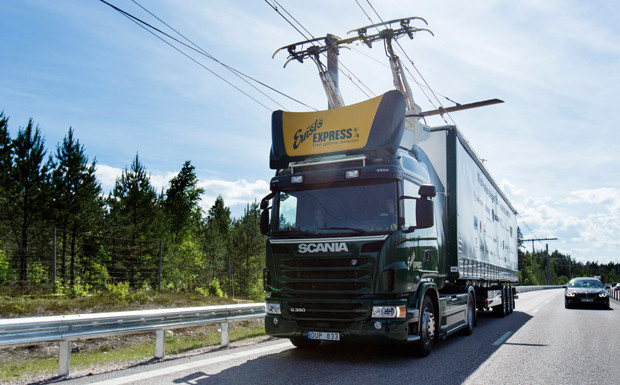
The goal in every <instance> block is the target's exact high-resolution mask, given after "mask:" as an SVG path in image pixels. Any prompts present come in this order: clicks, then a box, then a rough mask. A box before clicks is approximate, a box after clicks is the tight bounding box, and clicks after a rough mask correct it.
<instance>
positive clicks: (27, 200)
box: [8, 119, 49, 285]
mask: <svg viewBox="0 0 620 385" xmlns="http://www.w3.org/2000/svg"><path fill="white" fill-rule="evenodd" d="M33 126H34V123H33V121H32V119H30V120H29V121H28V125H27V126H26V128H23V129H20V130H19V131H18V133H17V138H15V139H14V140H13V141H12V154H13V165H12V167H11V170H10V172H9V184H8V185H9V194H10V202H9V203H8V215H9V221H10V223H11V226H12V227H13V228H15V229H16V231H15V239H16V242H17V244H18V255H19V279H20V282H22V285H23V284H24V283H25V282H26V280H27V277H28V275H27V274H28V256H29V250H28V243H29V238H28V235H29V234H28V231H29V230H30V229H31V227H32V226H33V225H35V224H36V223H37V222H39V223H40V222H42V221H43V219H44V217H45V214H46V212H47V211H48V204H49V200H48V199H49V175H48V165H47V164H45V163H44V162H43V158H44V157H45V153H46V151H45V146H44V144H45V140H44V139H43V137H42V136H41V132H40V130H39V127H38V126H37V127H33Z"/></svg>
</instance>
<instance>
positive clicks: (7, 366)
mask: <svg viewBox="0 0 620 385" xmlns="http://www.w3.org/2000/svg"><path fill="white" fill-rule="evenodd" d="M217 328H218V326H217V325H210V326H206V327H197V328H193V329H184V330H182V331H179V332H176V331H173V334H172V335H168V336H166V356H171V355H175V354H180V353H185V352H189V351H192V350H196V349H200V348H203V347H208V346H217V345H219V344H220V334H219V333H218V332H217ZM264 334H265V329H264V326H263V325H262V323H261V322H259V321H240V322H238V323H233V324H231V329H230V341H231V342H232V341H239V340H243V339H248V338H253V337H259V336H262V335H264ZM154 354H155V338H154V335H152V338H151V339H150V341H140V342H134V343H127V344H124V345H122V346H119V347H114V348H112V347H110V346H103V347H101V348H98V349H93V350H89V351H81V352H78V353H72V354H71V365H70V371H71V372H76V371H82V370H88V369H92V368H94V367H97V366H106V365H112V364H123V363H125V364H126V363H129V362H131V361H137V360H142V359H148V358H152V357H153V356H154ZM57 373H58V355H57V354H56V355H54V356H52V357H33V358H27V359H21V360H11V361H8V362H0V382H9V381H16V380H19V379H28V378H34V377H37V376H40V375H44V376H49V377H53V376H56V375H57Z"/></svg>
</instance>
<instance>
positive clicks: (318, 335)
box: [308, 332, 340, 341]
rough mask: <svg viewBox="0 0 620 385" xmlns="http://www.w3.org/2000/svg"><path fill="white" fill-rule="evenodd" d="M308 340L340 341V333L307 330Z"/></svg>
mask: <svg viewBox="0 0 620 385" xmlns="http://www.w3.org/2000/svg"><path fill="white" fill-rule="evenodd" d="M308 339H309V340H323V341H340V333H331V332H308Z"/></svg>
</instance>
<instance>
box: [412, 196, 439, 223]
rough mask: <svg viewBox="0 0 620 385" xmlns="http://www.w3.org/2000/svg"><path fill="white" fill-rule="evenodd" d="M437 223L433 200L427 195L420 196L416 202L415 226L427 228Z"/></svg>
mask: <svg viewBox="0 0 620 385" xmlns="http://www.w3.org/2000/svg"><path fill="white" fill-rule="evenodd" d="M434 225H435V211H434V210H433V201H432V200H429V199H427V198H426V197H425V196H422V197H420V198H418V200H417V202H416V204H415V227H416V229H427V228H429V227H433V226H434Z"/></svg>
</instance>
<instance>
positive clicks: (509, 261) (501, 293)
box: [261, 90, 518, 356]
mask: <svg viewBox="0 0 620 385" xmlns="http://www.w3.org/2000/svg"><path fill="white" fill-rule="evenodd" d="M406 111H407V105H406V101H405V97H404V96H403V93H402V92H400V91H396V90H393V91H388V92H387V93H385V94H383V95H381V96H379V97H376V98H373V99H370V100H367V101H364V102H361V103H357V104H353V105H350V106H346V107H340V108H334V109H330V110H325V111H318V112H299V113H295V112H284V111H275V112H274V113H273V115H272V147H271V154H270V167H271V168H272V169H274V170H276V173H275V176H274V177H273V178H272V180H271V183H270V189H271V193H270V194H269V195H267V196H266V197H265V198H264V199H263V200H262V201H261V209H262V210H263V211H262V215H261V231H262V232H263V233H264V234H266V235H267V241H266V267H265V269H264V285H265V290H266V291H267V292H269V293H270V294H269V296H268V298H267V299H266V316H265V329H266V332H267V334H268V335H270V336H274V337H281V338H289V339H290V340H291V342H292V343H293V344H294V345H295V346H297V347H300V348H303V347H315V346H317V345H319V344H320V343H321V341H356V342H373V343H375V342H376V343H390V344H408V346H410V347H411V350H412V351H413V352H415V353H416V354H418V355H422V356H425V355H428V354H429V353H430V352H431V350H432V349H433V346H434V344H435V343H436V342H437V341H438V340H439V339H442V338H445V337H446V336H448V335H450V334H453V333H456V332H461V333H464V334H467V335H469V334H471V333H472V332H473V328H474V326H475V325H476V314H477V312H476V311H477V310H478V311H487V310H490V311H493V312H494V313H495V314H496V315H497V316H502V317H503V316H505V315H508V314H510V313H511V312H512V310H513V309H514V305H515V301H514V300H515V290H514V288H513V286H512V285H513V284H514V283H516V282H517V280H518V266H517V264H518V262H517V220H516V217H517V212H516V211H515V209H514V207H513V206H512V205H511V204H510V202H509V201H508V199H507V198H506V196H505V195H504V194H503V193H502V191H501V190H500V189H499V188H498V186H497V184H496V183H495V182H494V181H493V179H492V178H491V176H490V174H489V172H488V171H487V170H486V169H485V167H484V165H483V164H482V162H481V161H480V159H479V158H478V157H477V156H476V154H475V153H474V151H473V150H472V149H471V147H470V146H469V144H468V143H467V141H466V140H465V139H464V138H463V135H462V134H461V133H460V131H459V130H458V129H457V128H456V127H455V126H442V127H435V128H429V127H427V126H423V127H422V126H420V127H421V129H420V127H418V131H414V130H411V129H408V128H407V127H406V124H405V122H406V115H407V114H406Z"/></svg>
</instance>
